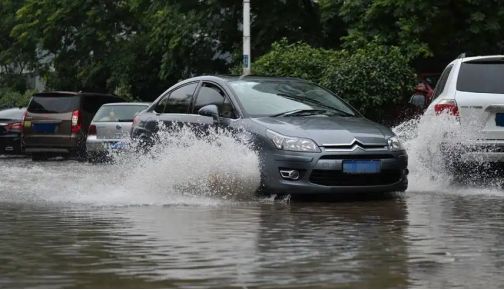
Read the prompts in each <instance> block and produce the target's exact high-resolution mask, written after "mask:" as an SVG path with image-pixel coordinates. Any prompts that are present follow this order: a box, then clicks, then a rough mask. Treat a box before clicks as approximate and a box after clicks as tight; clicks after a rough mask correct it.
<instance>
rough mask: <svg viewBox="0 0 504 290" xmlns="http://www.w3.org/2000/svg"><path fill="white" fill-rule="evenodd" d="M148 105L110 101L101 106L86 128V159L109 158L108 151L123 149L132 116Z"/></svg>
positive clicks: (94, 160)
mask: <svg viewBox="0 0 504 290" xmlns="http://www.w3.org/2000/svg"><path fill="white" fill-rule="evenodd" d="M149 105H150V103H112V104H105V105H103V106H101V108H100V109H99V110H98V112H96V115H95V116H94V118H93V120H92V121H91V125H90V126H89V130H88V135H87V141H86V150H87V157H88V160H89V161H91V162H96V161H104V160H107V159H109V158H110V156H109V155H110V154H109V153H110V151H113V150H121V149H124V148H123V147H124V146H127V142H128V141H129V139H130V131H131V123H132V122H133V117H135V116H136V114H138V113H139V112H141V111H143V110H145V109H147V108H148V107H149Z"/></svg>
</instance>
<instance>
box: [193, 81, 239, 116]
mask: <svg viewBox="0 0 504 290" xmlns="http://www.w3.org/2000/svg"><path fill="white" fill-rule="evenodd" d="M207 105H216V106H217V108H219V114H220V116H221V117H223V118H234V116H235V114H234V110H233V106H232V104H231V102H230V100H229V98H227V97H226V94H225V93H224V91H223V90H222V89H221V88H220V87H218V86H217V85H214V84H212V83H203V84H202V85H201V88H200V90H199V92H198V96H197V97H196V101H195V103H194V109H193V113H194V114H197V113H198V110H199V109H201V108H202V107H204V106H207Z"/></svg>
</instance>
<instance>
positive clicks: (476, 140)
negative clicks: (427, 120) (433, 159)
mask: <svg viewBox="0 0 504 290" xmlns="http://www.w3.org/2000/svg"><path fill="white" fill-rule="evenodd" d="M503 80H504V55H493V56H476V57H460V58H458V59H456V60H454V61H452V62H451V63H450V64H448V66H447V67H446V68H445V70H444V71H443V73H442V75H441V77H440V79H439V81H438V84H437V86H436V89H435V91H434V100H433V102H432V103H431V105H430V106H429V108H428V109H427V111H426V114H430V115H433V116H440V115H444V114H448V115H452V116H454V118H444V119H442V120H444V121H445V122H449V121H451V122H454V123H457V124H458V125H459V126H458V129H460V131H459V133H460V134H462V135H463V136H461V138H453V137H452V136H447V140H445V141H444V142H443V144H442V150H443V153H444V154H445V156H447V158H446V159H447V160H446V162H447V163H448V165H455V166H454V168H459V169H460V168H463V167H464V166H460V165H463V164H465V163H473V162H476V163H500V162H503V161H504V81H503ZM453 142H456V144H453Z"/></svg>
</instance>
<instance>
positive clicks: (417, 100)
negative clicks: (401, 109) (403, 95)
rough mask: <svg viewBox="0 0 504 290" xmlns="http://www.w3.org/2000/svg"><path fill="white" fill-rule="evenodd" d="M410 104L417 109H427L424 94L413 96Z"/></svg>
mask: <svg viewBox="0 0 504 290" xmlns="http://www.w3.org/2000/svg"><path fill="white" fill-rule="evenodd" d="M409 103H410V104H412V105H413V106H415V107H418V108H420V109H424V108H425V105H426V104H425V96H424V95H422V94H414V95H413V96H411V99H410V101H409Z"/></svg>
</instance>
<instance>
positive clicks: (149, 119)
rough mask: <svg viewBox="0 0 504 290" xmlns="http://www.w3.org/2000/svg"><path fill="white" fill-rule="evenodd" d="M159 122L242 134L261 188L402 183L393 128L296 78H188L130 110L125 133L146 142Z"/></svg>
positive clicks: (334, 188) (402, 157) (400, 151)
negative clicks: (251, 148) (254, 151)
mask: <svg viewBox="0 0 504 290" xmlns="http://www.w3.org/2000/svg"><path fill="white" fill-rule="evenodd" d="M160 122H163V123H165V124H166V125H167V127H166V128H174V126H171V125H173V124H180V123H183V124H188V125H189V127H192V128H196V129H197V130H196V131H198V130H200V129H203V130H206V129H205V128H212V127H217V126H218V127H225V128H228V129H229V130H231V131H235V130H238V131H239V130H245V131H246V132H248V133H250V135H251V136H253V140H252V141H253V142H254V144H255V145H256V148H258V149H259V158H260V162H261V177H262V185H263V188H262V189H263V191H264V192H265V193H269V194H311V193H320V194H332V193H351V192H389V191H404V190H406V188H407V184H408V179H407V174H408V170H407V165H408V156H407V154H406V151H405V150H404V148H403V147H402V146H401V144H400V142H399V140H398V139H397V137H396V136H395V135H394V133H393V132H392V131H391V130H390V129H389V128H387V127H385V126H382V125H380V124H377V123H375V122H372V121H370V120H368V119H366V118H365V117H363V116H362V115H361V114H359V113H358V112H357V111H356V110H355V109H353V108H352V107H351V106H350V105H348V104H347V103H346V102H344V101H343V100H341V99H340V98H339V97H337V96H336V95H335V94H334V93H332V92H330V91H328V90H326V89H324V88H322V87H320V86H317V85H315V84H313V83H310V82H307V81H304V80H301V79H292V78H267V77H252V76H249V77H233V76H229V77H228V76H224V77H215V76H203V77H196V78H192V79H188V80H185V81H182V82H180V83H178V84H176V85H174V86H173V87H171V88H169V89H168V90H167V91H166V92H165V93H163V94H162V95H161V96H160V97H159V98H158V99H157V100H156V101H154V102H153V104H152V105H151V106H150V107H149V108H148V109H147V110H145V111H143V112H142V113H140V114H139V115H137V116H136V117H135V119H134V121H133V127H132V134H131V135H132V137H133V138H137V139H140V140H141V141H143V142H140V144H149V143H151V142H153V141H152V140H156V138H155V137H156V135H155V133H156V131H157V130H158V128H162V126H161V127H160V126H159V125H158V124H159V123H160ZM202 136H204V135H202ZM142 139H143V140H142ZM195 166H197V165H195Z"/></svg>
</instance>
